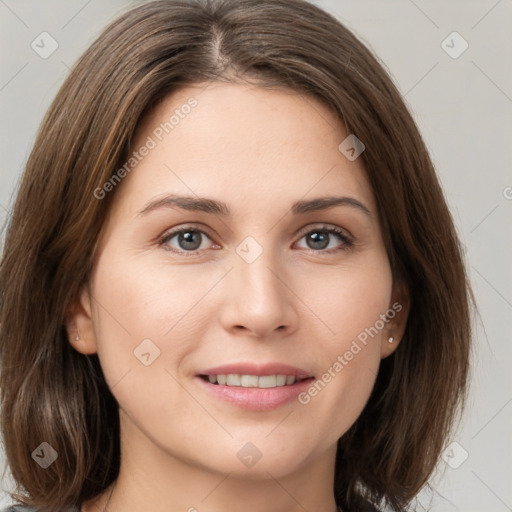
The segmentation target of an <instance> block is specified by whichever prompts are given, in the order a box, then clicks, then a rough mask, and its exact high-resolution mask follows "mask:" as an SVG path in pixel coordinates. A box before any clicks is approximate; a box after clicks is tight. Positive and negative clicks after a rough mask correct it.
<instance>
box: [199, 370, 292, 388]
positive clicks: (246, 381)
mask: <svg viewBox="0 0 512 512" xmlns="http://www.w3.org/2000/svg"><path fill="white" fill-rule="evenodd" d="M208 380H209V382H210V383H211V384H215V383H217V384H220V385H221V386H239V387H244V388H276V387H282V386H290V385H291V384H294V383H295V381H296V380H297V379H296V378H295V377H294V376H293V375H264V376H261V377H259V376H258V375H239V374H236V373H230V374H228V375H208Z"/></svg>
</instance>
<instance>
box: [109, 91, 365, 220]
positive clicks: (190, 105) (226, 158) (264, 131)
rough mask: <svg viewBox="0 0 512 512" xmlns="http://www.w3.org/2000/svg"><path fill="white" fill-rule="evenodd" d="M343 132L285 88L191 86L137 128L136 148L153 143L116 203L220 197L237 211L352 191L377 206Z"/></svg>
mask: <svg viewBox="0 0 512 512" xmlns="http://www.w3.org/2000/svg"><path fill="white" fill-rule="evenodd" d="M347 135H348V133H347V132H346V130H345V128H344V126H343V124H342V123H341V122H340V120H339V118H338V116H337V115H336V114H335V113H334V112H332V111H331V110H330V109H329V108H327V107H326V106H325V105H324V104H322V103H321V102H319V101H318V100H316V99H314V98H312V97H310V96H305V95H302V94H300V93H297V92H295V91H292V90H289V89H280V90H268V89H264V88H260V87H254V86H246V85H238V84H224V83H213V84H209V85H198V86H191V87H186V88H184V89H181V90H179V91H177V92H175V93H173V94H171V95H169V96H167V97H166V98H165V99H164V100H163V101H162V102H161V103H160V104H159V105H158V106H157V107H155V108H154V109H153V110H152V111H151V112H150V113H149V114H148V115H146V117H145V118H144V119H143V122H142V123H141V124H140V126H139V127H138V130H137V132H136V136H135V138H134V143H133V145H132V148H131V151H132V152H134V151H135V152H137V151H138V150H140V149H142V148H143V147H144V146H146V147H148V148H150V149H149V151H144V154H145V156H144V157H143V158H141V159H140V160H137V162H136V165H135V166H134V167H133V170H132V171H131V172H130V173H129V175H128V176H127V177H126V178H125V179H124V180H123V183H122V187H120V189H121V190H118V191H117V192H118V194H117V195H118V197H117V199H116V202H117V203H118V206H119V203H120V206H121V207H122V209H123V211H124V214H130V213H133V212H135V211H136V210H137V209H138V210H140V207H141V206H142V204H143V203H145V202H147V200H149V199H150V198H152V197H154V196H156V195H159V194H164V193H176V194H178V193H181V194H186V195H198V196H207V197H214V198H215V197H216V198H219V199H222V200H224V201H225V202H227V203H229V204H230V205H232V207H231V209H232V210H233V213H234V214H235V215H236V214H243V213H244V210H248V209H251V210H254V209H261V210H262V211H264V210H265V211H268V210H269V208H270V207H271V205H273V204H276V203H280V204H282V203H286V204H288V203H290V204H291V203H293V202H295V201H297V200H298V199H301V198H307V197H308V196H319V195H324V196H325V195H328V194H330V193H333V194H343V195H351V196H355V197H356V198H357V199H359V200H361V201H363V202H365V204H366V205H367V206H368V207H369V208H370V209H371V210H372V211H373V210H374V198H373V193H372V191H371V188H370V186H369V183H368V180H367V177H366V171H365V169H364V166H363V164H362V160H361V159H360V158H359V159H356V160H355V161H350V160H348V159H347V158H346V157H345V156H344V155H343V154H342V153H341V152H340V151H339V149H338V146H339V145H340V143H341V142H342V141H343V140H344V139H345V138H346V137H347ZM138 210H137V211H138Z"/></svg>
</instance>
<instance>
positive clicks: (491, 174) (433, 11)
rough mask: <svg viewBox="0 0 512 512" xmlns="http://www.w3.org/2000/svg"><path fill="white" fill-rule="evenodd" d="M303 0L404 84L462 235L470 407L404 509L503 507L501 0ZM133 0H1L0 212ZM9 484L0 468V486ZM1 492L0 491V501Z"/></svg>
mask: <svg viewBox="0 0 512 512" xmlns="http://www.w3.org/2000/svg"><path fill="white" fill-rule="evenodd" d="M315 3H317V4H318V5H319V6H321V7H323V8H325V9H326V10H328V11H330V12H332V13H333V14H335V15H336V16H337V17H338V18H339V19H341V20H342V21H343V22H344V23H345V24H346V25H347V26H348V27H349V28H350V29H352V30H353V31H354V32H355V33H356V35H358V36H359V37H360V38H361V39H362V40H363V42H365V44H367V45H368V46H369V47H370V48H372V49H373V50H374V51H375V52H376V54H377V55H378V56H379V57H380V58H381V59H382V61H383V63H384V64H385V65H386V66H387V68H388V70H389V71H390V73H391V75H392V77H393V79H394V80H395V82H396V84H397V85H398V88H399V89H400V91H402V93H403V94H404V95H405V98H406V101H407V103H408V105H409V106H410V108H411V110H412V112H413V115H414V117H415V119H416V121H417V123H418V125H419V127H420V130H421V132H422V134H423V136H424V138H425V140H426V143H427V145H428V147H429V149H430V151H431V154H432V157H433V160H434V163H435V165H436V166H437V169H438V173H439V176H440V179H441V182H442V185H443V187H444V190H445V193H446V196H447V199H448V202H449V204H450V208H451V210H452V212H453V215H454V218H455V221H456V223H457V228H458V231H459V233H460V237H461V239H462V241H463V244H464V246H465V248H466V259H467V264H468V268H469V271H470V274H471V279H472V283H473V287H474V291H475V293H476V297H477V300H478V303H479V308H480V314H481V318H480V319H478V320H477V333H476V349H475V353H474V377H473V386H472V390H471V397H470V401H469V408H468V411H467V413H466V415H465V416H464V418H463V422H462V425H461V427H460V429H459V431H458V432H457V434H455V435H454V437H453V439H451V440H450V441H456V442H457V443H458V444H459V445H460V446H458V445H455V449H454V450H453V451H451V452H450V451H449V452H447V456H446V460H447V461H449V462H450V464H448V463H446V462H444V461H442V462H441V464H440V466H439V472H438V475H437V476H436V477H435V478H434V479H433V481H432V484H433V486H434V488H435V492H434V493H433V495H428V494H426V493H423V494H422V495H421V496H420V499H419V502H418V504H417V506H416V509H417V510H418V511H423V510H425V509H426V508H429V509H430V510H433V511H435V512H445V511H446V512H448V511H450V512H451V511H464V512H473V511H474V512H483V511H485V512H505V511H507V510H509V511H512V486H511V485H510V482H512V435H511V434H512V379H511V373H512V372H511V371H510V368H511V367H512V349H511V343H510V340H511V333H512V329H511V325H510V324H511V319H512V314H511V313H512V286H511V283H512V269H511V268H512V267H511V265H510V263H509V264H506V261H509V262H510V253H511V252H512V251H511V250H512V229H511V224H512V223H511V220H512V173H511V149H510V148H511V146H512V128H511V127H512V123H511V121H512V58H511V57H512V55H511V54H512V52H511V50H512V30H511V27H512V1H511V0H499V1H496V0H472V1H464V2H463V1H456V0H449V1H448V0H433V1H427V0H414V1H413V0H389V1H382V0H381V1H377V0H362V1H361V0H360V1H355V0H354V1H349V0H317V1H316V2H315ZM134 4H135V2H129V1H126V0H110V1H108V2H106V1H100V0H89V1H86V0H72V1H69V0H68V1H65V0H44V1H37V0H33V1H28V0H25V1H15V0H0V34H1V36H0V38H1V45H0V56H1V62H0V64H1V65H0V112H1V125H0V130H1V160H0V223H2V224H3V222H4V220H5V218H6V217H7V215H8V213H7V212H8V210H9V208H10V206H11V205H12V194H13V192H14V191H15V190H16V186H17V180H18V179H19V177H20V174H21V172H22V170H23V166H24V164H25V162H26V159H27V156H28V154H29V151H30V149H31V145H32V143H33V141H34V137H35V133H36V130H37V128H38V125H39V123H40V121H41V119H42V116H43V114H44V112H45V111H46V109H47V108H48V106H49V104H50V102H51V100H52V99H53V97H54V96H55V94H56V92H57V90H58V88H59V86H60V84H61V83H62V81H63V79H64V77H65V76H66V75H67V73H68V71H69V68H70V67H71V65H72V64H73V62H74V61H75V60H76V59H77V58H78V56H79V55H80V54H81V53H82V52H83V51H84V50H85V49H86V48H87V46H88V45H89V44H90V43H91V42H92V41H93V39H94V38H95V37H96V36H97V35H98V33H99V32H100V31H101V29H102V28H103V27H104V26H105V25H106V23H107V22H109V21H111V20H112V19H113V18H115V17H116V16H117V15H118V14H119V13H120V12H121V11H124V10H126V9H127V8H129V6H131V5H134ZM43 31H47V32H49V33H50V34H51V35H52V37H53V38H54V39H55V40H56V41H57V42H58V45H59V46H58V49H57V50H56V51H55V52H54V53H53V54H52V55H51V56H50V57H49V58H47V59H42V58H41V57H40V56H39V55H38V54H37V53H36V52H35V51H34V50H33V49H32V48H31V42H32V41H33V40H35V39H36V38H37V37H38V36H39V35H40V34H41V32H43ZM453 31H457V32H458V33H460V35H461V36H462V37H463V38H464V39H465V40H466V41H467V42H468V44H469V47H468V49H467V50H466V51H465V52H464V53H463V54H462V55H461V56H460V57H458V58H456V59H454V58H452V57H450V56H449V55H448V54H447V53H446V52H445V50H444V49H443V47H442V46H441V43H442V41H443V40H445V38H446V37H447V36H448V35H449V34H451V33H452V32H453ZM448 44H449V45H452V46H454V47H455V49H457V48H459V46H458V44H459V43H457V42H456V41H455V42H453V43H451V42H450V40H448ZM509 187H510V188H509ZM425 222H428V219H425ZM34 448H35V447H34ZM452 448H453V446H452ZM466 452H467V455H468V457H467V459H466V460H464V462H463V463H462V464H460V466H459V467H457V468H455V467H452V466H457V465H458V464H459V463H460V461H461V460H462V459H463V457H464V456H465V453H466ZM2 453H3V450H2ZM449 455H451V457H450V456H449ZM4 464H5V463H4V461H3V458H2V469H3V466H4ZM10 485H11V480H10V478H9V476H8V473H7V476H6V477H5V478H4V480H3V482H2V488H3V490H4V492H6V490H8V489H9V486H10ZM9 502H10V500H9V498H8V495H7V494H6V493H2V491H0V506H2V505H7V504H8V503H9ZM424 507H425V508H424Z"/></svg>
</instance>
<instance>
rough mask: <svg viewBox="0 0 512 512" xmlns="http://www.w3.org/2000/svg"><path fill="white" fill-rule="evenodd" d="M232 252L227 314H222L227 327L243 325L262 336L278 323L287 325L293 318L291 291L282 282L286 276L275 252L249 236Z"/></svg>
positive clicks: (278, 325) (277, 325)
mask: <svg viewBox="0 0 512 512" xmlns="http://www.w3.org/2000/svg"><path fill="white" fill-rule="evenodd" d="M270 239H271V237H267V238H266V240H267V241H268V240H270ZM268 243H270V242H268ZM235 253H236V254H233V267H234V268H233V272H231V273H230V274H231V276H230V282H229V285H228V286H229V287H230V288H231V292H229V293H228V295H229V297H230V303H229V305H228V307H227V311H229V313H228V314H226V315H225V316H224V321H225V322H227V324H228V325H226V327H228V328H229V327H232V326H235V325H236V326H243V327H245V328H247V329H249V330H250V331H253V332H254V333H255V334H258V335H261V336H264V335H268V334H269V333H270V332H271V331H273V330H274V329H276V328H278V327H280V326H287V327H288V328H289V327H290V325H291V324H292V323H293V321H294V320H293V314H292V311H293V307H292V304H291V303H290V300H291V296H292V294H290V292H289V290H287V287H286V286H285V284H284V283H283V281H284V282H286V278H285V276H284V274H283V270H282V268H283V267H282V265H281V262H280V261H278V260H279V259H278V258H277V257H275V251H273V249H272V248H271V247H270V246H268V247H264V246H263V244H262V243H260V242H259V241H258V240H256V238H254V237H252V236H248V237H246V238H245V239H244V240H242V242H241V243H240V244H239V245H238V246H237V247H236V250H235Z"/></svg>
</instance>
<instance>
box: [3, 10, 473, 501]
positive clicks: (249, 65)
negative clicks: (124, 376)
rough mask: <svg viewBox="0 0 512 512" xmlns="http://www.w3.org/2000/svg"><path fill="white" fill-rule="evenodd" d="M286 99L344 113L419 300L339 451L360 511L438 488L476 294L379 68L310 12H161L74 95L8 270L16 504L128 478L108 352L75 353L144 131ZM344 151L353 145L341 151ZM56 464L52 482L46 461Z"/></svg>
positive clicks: (462, 381) (112, 41) (134, 18)
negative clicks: (73, 333) (88, 292)
mask: <svg viewBox="0 0 512 512" xmlns="http://www.w3.org/2000/svg"><path fill="white" fill-rule="evenodd" d="M211 80H224V81H229V82H236V81H238V82H240V83H243V82H251V80H252V82H251V83H254V84H257V85H260V86H261V87H273V86H278V87H288V88H291V89H293V90H295V91H298V92H300V93H302V94H304V95H305V97H314V98H316V99H318V100H320V101H322V102H324V103H325V104H326V105H328V106H329V107H330V108H331V109H332V110H333V111H334V112H335V113H336V114H337V115H338V116H339V117H340V119H341V120H342V121H343V123H344V124H345V126H346V128H347V131H348V133H353V134H355V135H356V136H357V137H358V138H359V139H360V140H361V141H363V143H364V144H365V146H366V150H365V151H364V152H363V153H362V155H361V157H360V158H362V159H363V163H364V166H365V168H366V170H367V173H368V177H369V180H370V183H371V185H372V188H373V192H374V194H375V197H376V201H377V206H378V211H379V212H378V213H379V216H380V219H381V222H382V229H383V236H384V240H385V244H386V248H387V253H388V257H389V260H390V263H391V268H392V271H393V276H394V279H395V280H401V281H403V282H404V283H405V284H406V286H407V288H408V290H409V292H410V311H409V317H408V323H407V328H406V332H405V335H404V338H403V340H402V341H401V343H400V345H399V346H398V348H397V350H396V351H395V352H394V354H393V355H392V356H390V357H388V358H386V359H384V360H383V361H382V363H381V367H380V371H379V374H378V378H377V381H376V384H375V388H374V390H373V392H372V395H371V397H370V400H369V401H368V403H367V405H366V407H365V409H364V410H363V412H362V414H361V415H360V417H359V418H358V419H357V421H356V422H355V423H354V425H352V427H351V428H350V429H349V431H348V432H347V433H346V434H345V435H344V436H343V437H342V438H341V439H340V440H339V443H338V456H337V463H336V475H335V488H334V493H335V497H336V501H337V503H338V505H340V506H341V507H342V508H343V509H344V510H345V511H355V510H360V509H362V508H363V507H364V504H365V503H368V502H370V503H373V504H375V505H376V506H378V507H384V506H388V507H390V508H391V509H392V510H396V511H398V510H403V509H404V508H405V507H406V506H407V505H408V504H409V503H410V502H411V500H412V499H413V498H414V497H415V495H416V494H417V493H418V491H419V490H420V489H421V488H422V487H423V486H424V485H425V483H426V482H427V481H428V478H429V476H430V475H431V474H432V472H433V469H434V468H435V465H436V463H437V462H438V459H439V456H440V453H441V450H442V449H443V447H444V443H445V441H446V438H447V435H448V434H449V432H450V429H451V427H452V426H453V424H454V421H455V419H457V418H458V417H460V416H458V414H457V413H460V411H461V410H462V405H463V403H464V398H465V395H466V386H467V381H468V369H469V350H470V337H471V305H472V300H473V299H472V294H471V290H470V288H469V285H468V279H467V275H466V271H465V268H464V263H463V256H462V251H461V246H460V243H459V241H458V238H457V234H456V231H455V228H454V225H453V221H452V218H451V215H450V212H449V210H448V207H447V205H446V202H445V199H444V196H443V193H442V191H441V188H440V186H439V183H438V180H437V177H436V173H435V170H434V168H433V165H432V162H431V160H430V157H429V155H428V152H427V149H426V147H425V144H424V142H423V140H422V138H421V135H420V134H419V132H418V129H417V127H416V125H415V123H414V121H413V119H412V117H411V115H410V114H409V112H408V110H407V108H406V106H405V104H404V102H403V100H402V99H401V97H400V94H399V92H398V91H397V89H396V87H395V86H394V85H393V83H392V81H391V79H390V78H389V76H388V75H387V73H386V71H385V70H384V68H383V66H382V65H381V64H379V62H378V61H377V59H376V58H375V57H374V56H373V55H372V53H371V52H370V51H369V50H368V49H367V48H366V47H365V46H364V45H363V44H362V43H361V42H360V41H359V40H358V39H357V38H356V37H355V36H354V35H353V34H352V33H351V32H350V31H349V30H348V29H347V28H346V27H345V26H343V25H342V24H341V23H340V22H339V21H338V20H336V19H335V18H334V17H332V16H331V15H329V14H328V13H326V12H324V11H323V10H321V9H319V8H318V7H315V6H314V5H312V4H310V3H308V2H306V1H304V0H265V1H261V0H236V1H233V0H218V1H217V0H195V1H182V0H177V1H165V0H163V1H156V2H149V3H147V4H144V5H141V6H139V7H137V8H135V9H132V10H130V11H129V12H127V13H125V14H124V15H122V16H121V17H120V18H119V19H117V20H116V21H114V22H113V23H112V24H111V25H110V26H109V27H108V28H107V29H106V30H105V31H104V32H103V33H102V34H101V35H100V36H99V38H98V39H97V40H96V41H95V42H94V43H93V44H92V45H91V47H90V48H89V49H88V50H87V51H86V52H85V53H84V55H83V56H82V57H81V58H80V59H79V61H78V62H77V63H76V65H75V66H74V68H73V70H72V72H71V73H70V75H69V77H68V78H67V80H66V81H65V83H64V84H63V85H62V87H61V89H60V91H59V93H58V94H57V96H56V98H55V100H54V102H53V104H52V105H51V107H50V109H49V111H48V112H47V114H46V117H45V118H44V120H43V123H42V125H41V128H40V130H39V133H38V136H37V140H36V141H35V144H34V148H33V151H32V153H31V155H30V157H29V160H28V162H27V166H26V170H25V173H24V176H23V179H22V182H21V186H20V189H19V192H18V196H17V200H16V203H15V206H14V209H13V212H12V218H11V220H10V223H9V226H8V230H7V233H6V240H5V246H4V251H3V257H2V262H1V267H0V301H1V302H0V307H1V311H0V325H1V328H0V329H1V330H0V357H1V365H2V367H1V381H0V384H1V400H2V424H1V427H2V432H3V436H4V441H5V452H6V456H7V461H8V464H9V467H10V469H11V472H12V475H13V477H14V480H15V481H16V482H17V484H18V486H17V489H16V494H15V498H16V499H18V500H19V501H22V502H24V503H26V504H29V505H33V506H36V507H49V508H51V509H52V510H57V511H60V510H64V509H65V508H66V507H69V506H70V505H81V504H82V503H83V502H84V501H86V500H88V499H90V498H92V497H94V496H96V495H98V494H99V493H100V492H102V491H103V490H104V489H105V488H106V487H107V486H108V485H109V484H110V483H112V481H114V480H115V479H116V477H117V474H118V470H119V463H120V453H119V418H118V405H117V402H116V400H115V398H114V397H113V395H112V394H111V392H110V390H109V388H108V386H107V384H106V382H105V380H104V377H103V373H102V370H101V367H100V364H99V360H98V357H97V355H89V356H84V355H83V354H80V353H79V352H78V351H76V350H75V349H74V348H72V346H71V344H70V343H69V340H68V337H67V332H66V329H65V319H66V315H67V312H68V308H69V306H70V304H71V303H72V302H73V301H74V299H76V297H77V295H78V292H79V290H80V288H81V287H82V286H83V285H84V283H86V282H87V281H88V278H89V275H90V273H91V268H92V261H93V255H94V249H95V245H96V242H97V240H98V237H99V234H100V231H101V228H102V226H103V223H104V220H105V218H106V216H107V215H108V212H109V205H110V204H111V202H112V197H113V196H114V194H115V192H111V193H110V194H107V195H106V197H105V198H104V199H103V200H98V199H97V198H96V197H95V196H94V191H95V190H97V189H98V187H102V186H103V184H104V183H105V182H107V181H108V180H109V179H110V178H111V177H112V175H113V174H114V173H115V171H116V170H117V169H119V167H120V166H121V165H122V164H123V162H125V161H126V158H127V155H128V154H129V150H130V147H131V144H132V139H133V138H134V133H135V131H136V128H137V126H138V125H139V123H140V121H141V119H142V116H143V115H144V114H145V113H147V112H148V111H149V109H150V108H152V107H153V106H154V105H155V104H157V103H158V101H160V100H161V99H162V98H163V97H164V96H166V95H168V94H169V93H171V92H173V91H176V90H177V89H178V88H181V87H183V86H185V85H192V84H202V83H206V82H208V81H211ZM340 142H341V141H340ZM42 442H47V443H48V444H50V445H51V446H52V447H55V449H56V450H57V452H58V459H57V460H56V461H55V462H54V463H53V464H52V465H50V466H49V467H48V468H47V469H46V470H43V469H42V468H41V467H40V466H39V465H38V464H36V463H35V462H34V460H33V459H32V457H31V454H32V452H33V451H34V450H35V448H36V447H37V446H38V445H40V443H42Z"/></svg>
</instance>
